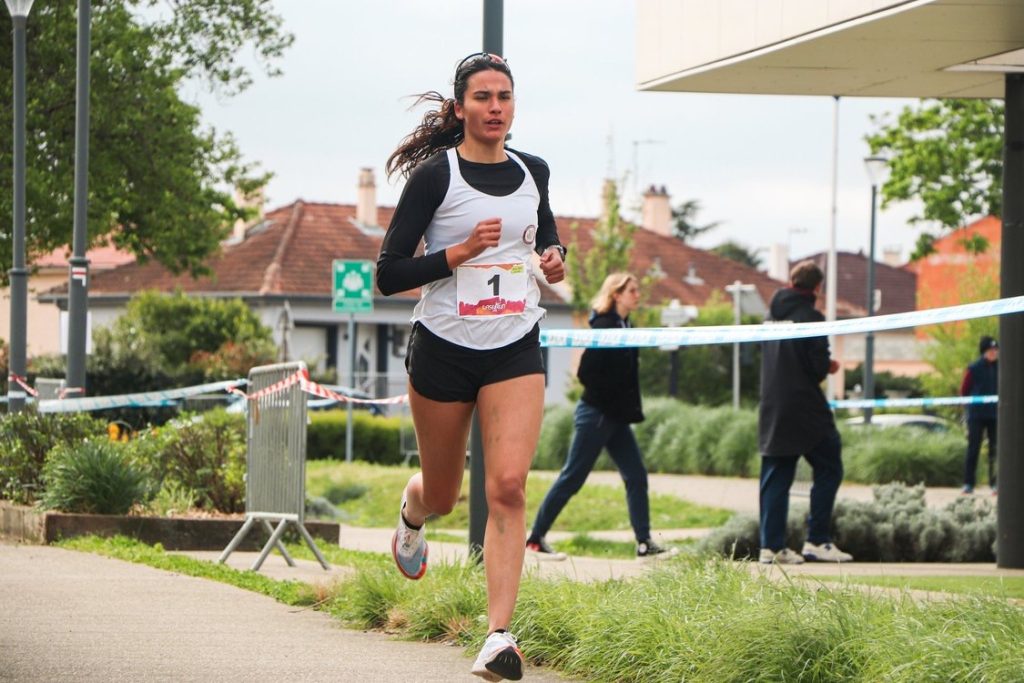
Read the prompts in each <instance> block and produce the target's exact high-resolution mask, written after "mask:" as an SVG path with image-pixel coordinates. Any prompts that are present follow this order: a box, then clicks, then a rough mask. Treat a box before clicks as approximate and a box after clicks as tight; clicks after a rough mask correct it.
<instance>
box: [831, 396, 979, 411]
mask: <svg viewBox="0 0 1024 683" xmlns="http://www.w3.org/2000/svg"><path fill="white" fill-rule="evenodd" d="M974 403H999V397H998V396H996V395H995V394H990V395H988V396H941V397H937V398H860V399H844V400H841V401H829V402H828V404H829V405H830V406H832V407H833V408H920V407H929V406H958V405H969V404H974Z"/></svg>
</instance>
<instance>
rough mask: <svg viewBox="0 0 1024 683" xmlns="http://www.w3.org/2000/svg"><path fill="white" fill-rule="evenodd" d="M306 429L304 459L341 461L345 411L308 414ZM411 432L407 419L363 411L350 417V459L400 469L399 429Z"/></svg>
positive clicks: (343, 453)
mask: <svg viewBox="0 0 1024 683" xmlns="http://www.w3.org/2000/svg"><path fill="white" fill-rule="evenodd" d="M309 417H310V420H309V426H308V427H307V428H306V458H307V459H309V460H321V459H324V458H333V459H336V460H344V459H345V431H346V429H347V427H348V411H346V410H324V411H317V412H311V413H310V414H309ZM403 421H404V425H405V426H404V428H406V429H410V430H411V429H412V423H411V420H410V419H409V418H404V417H383V416H379V415H371V414H370V413H369V412H367V411H365V410H357V411H353V414H352V427H353V430H352V457H353V459H355V460H362V461H364V462H375V463H380V464H382V465H400V464H401V463H402V462H403V461H404V455H403V454H402V452H401V445H402V444H401V429H403Z"/></svg>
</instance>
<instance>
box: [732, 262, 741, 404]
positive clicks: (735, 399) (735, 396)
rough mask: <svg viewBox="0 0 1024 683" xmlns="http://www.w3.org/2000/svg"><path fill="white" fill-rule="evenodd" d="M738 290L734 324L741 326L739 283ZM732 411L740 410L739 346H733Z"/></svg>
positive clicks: (734, 307) (734, 344)
mask: <svg viewBox="0 0 1024 683" xmlns="http://www.w3.org/2000/svg"><path fill="white" fill-rule="evenodd" d="M735 287H736V290H735V291H734V292H733V293H732V324H733V325H739V323H740V315H739V314H740V310H739V297H741V296H742V291H741V290H740V289H739V281H738V280H737V281H736V283H735ZM732 410H734V411H738V410H739V344H738V343H733V344H732Z"/></svg>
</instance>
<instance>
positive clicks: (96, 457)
mask: <svg viewBox="0 0 1024 683" xmlns="http://www.w3.org/2000/svg"><path fill="white" fill-rule="evenodd" d="M42 478H43V482H44V483H45V490H44V491H43V494H42V496H41V498H40V502H41V503H42V505H43V507H46V508H50V509H54V510H63V511H64V512H90V513H96V514H102V515H124V514H127V513H128V511H129V510H131V508H132V506H134V505H135V504H136V503H141V502H143V501H145V500H146V499H147V498H148V497H149V488H148V486H147V482H146V475H145V473H143V472H142V470H140V469H138V468H137V467H135V466H134V465H133V464H132V463H131V461H130V459H129V458H128V455H127V452H126V450H125V449H124V447H123V446H121V444H119V443H117V442H115V441H110V440H108V439H103V438H101V439H96V440H92V441H83V442H81V443H77V444H60V445H58V446H57V447H56V448H54V449H53V450H52V451H51V452H50V455H49V456H48V457H47V459H46V464H45V465H44V467H43V475H42Z"/></svg>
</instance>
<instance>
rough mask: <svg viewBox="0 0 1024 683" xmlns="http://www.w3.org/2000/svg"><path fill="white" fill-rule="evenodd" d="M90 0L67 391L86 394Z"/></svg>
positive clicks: (81, 33) (87, 4) (79, 115)
mask: <svg viewBox="0 0 1024 683" xmlns="http://www.w3.org/2000/svg"><path fill="white" fill-rule="evenodd" d="M91 19H92V5H91V1H90V0H78V59H77V77H76V80H77V88H76V94H75V223H74V236H73V241H72V255H71V258H70V259H69V260H68V368H67V374H66V376H65V382H64V383H65V386H66V387H67V389H66V391H68V392H72V393H74V394H78V395H80V396H81V395H84V394H85V347H86V334H87V332H88V331H87V323H88V311H89V288H88V284H89V259H87V258H86V256H85V252H86V251H87V249H88V244H89V241H88V218H89V216H88V209H89V42H90V34H89V25H90V22H91Z"/></svg>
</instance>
